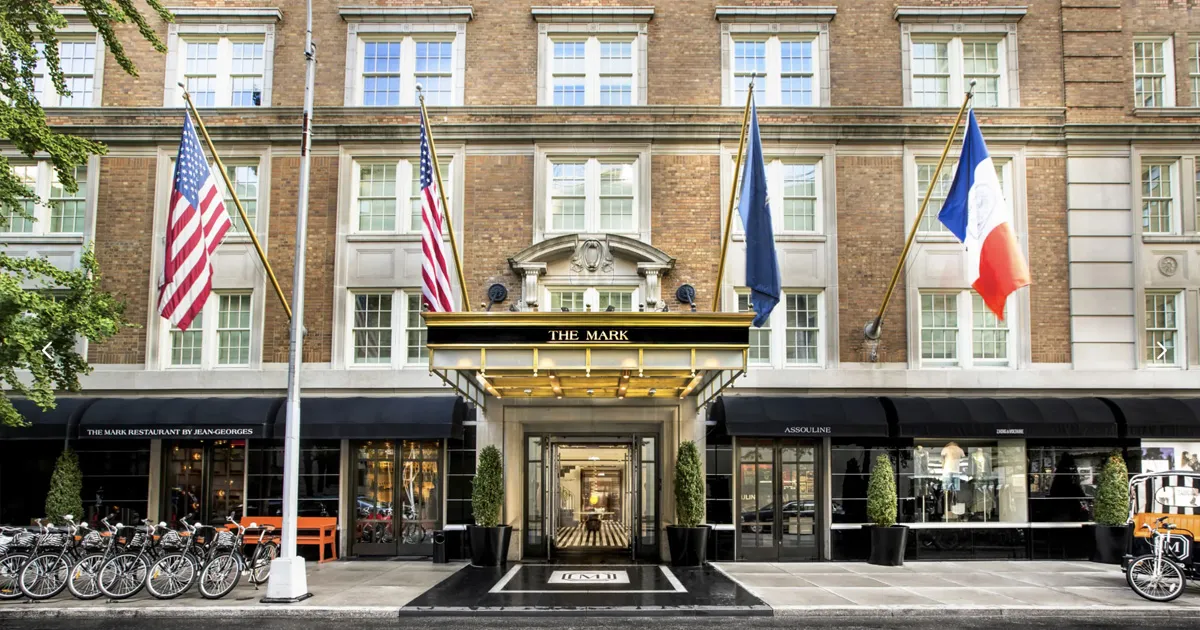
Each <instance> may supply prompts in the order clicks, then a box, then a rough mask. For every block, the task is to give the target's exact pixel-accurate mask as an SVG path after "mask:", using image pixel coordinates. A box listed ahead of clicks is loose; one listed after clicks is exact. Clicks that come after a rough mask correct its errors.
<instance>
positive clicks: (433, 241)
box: [421, 112, 454, 313]
mask: <svg viewBox="0 0 1200 630" xmlns="http://www.w3.org/2000/svg"><path fill="white" fill-rule="evenodd" d="M429 155H430V154H429V131H428V121H426V120H425V114H424V112H422V113H421V248H422V249H423V250H424V257H423V258H422V260H421V301H422V302H423V303H424V304H425V307H426V308H428V309H429V310H430V311H433V312H435V313H443V312H449V311H453V310H454V306H453V302H451V299H450V295H451V294H450V273H449V271H448V268H447V267H446V253H445V251H443V248H444V247H445V244H444V243H443V242H442V221H443V216H444V215H443V214H442V211H443V210H444V208H442V204H441V194H439V192H438V185H437V179H436V178H435V177H434V173H433V160H432V159H430V157H429ZM446 220H449V219H446Z"/></svg>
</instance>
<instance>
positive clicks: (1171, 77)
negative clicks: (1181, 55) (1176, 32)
mask: <svg viewBox="0 0 1200 630" xmlns="http://www.w3.org/2000/svg"><path fill="white" fill-rule="evenodd" d="M1141 43H1156V44H1159V45H1161V46H1162V51H1163V74H1162V103H1159V104H1158V105H1142V104H1141V103H1139V102H1138V100H1137V79H1138V77H1139V76H1150V73H1138V71H1137V59H1136V57H1134V50H1135V49H1136V47H1137V45H1138V44H1141ZM1129 51H1130V62H1131V64H1132V67H1131V70H1132V76H1133V85H1132V86H1130V87H1131V88H1132V89H1133V95H1134V100H1133V106H1134V108H1135V109H1138V108H1151V109H1157V108H1162V107H1175V38H1173V37H1170V36H1138V37H1134V38H1133V43H1132V44H1130V48H1129Z"/></svg>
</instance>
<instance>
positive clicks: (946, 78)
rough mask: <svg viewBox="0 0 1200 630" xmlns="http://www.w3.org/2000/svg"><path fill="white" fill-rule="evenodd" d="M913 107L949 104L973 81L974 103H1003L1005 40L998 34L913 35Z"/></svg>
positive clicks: (1005, 95)
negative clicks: (926, 36)
mask: <svg viewBox="0 0 1200 630" xmlns="http://www.w3.org/2000/svg"><path fill="white" fill-rule="evenodd" d="M909 64H910V66H909V67H910V77H909V79H910V83H909V85H910V92H911V102H912V105H913V106H914V107H953V106H957V105H959V103H960V99H961V97H962V95H963V94H964V93H965V92H966V90H967V88H968V87H969V85H970V83H971V81H975V96H974V99H973V100H974V103H975V105H976V106H977V107H1007V106H1009V98H1008V96H1009V95H1008V79H1007V76H1006V72H1007V70H1008V67H1007V62H1006V60H1005V41H1004V40H1003V39H1000V38H998V37H988V36H978V37H950V38H947V37H930V38H924V37H922V38H918V37H914V38H913V39H912V42H911V44H910V59H909Z"/></svg>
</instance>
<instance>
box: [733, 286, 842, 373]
mask: <svg viewBox="0 0 1200 630" xmlns="http://www.w3.org/2000/svg"><path fill="white" fill-rule="evenodd" d="M732 293H733V295H732V298H733V299H732V300H727V301H726V304H730V302H731V304H730V306H731V310H732V311H734V312H746V313H752V312H754V311H753V309H750V310H747V311H741V310H740V309H739V308H738V302H739V301H740V299H741V298H743V297H747V296H748V295H749V289H747V288H745V287H737V288H735V289H734V291H733V292H732ZM797 294H815V295H816V296H817V362H816V363H800V362H796V361H789V360H788V358H787V333H788V326H787V307H788V296H789V295H797ZM826 311H827V302H826V300H825V289H821V288H785V289H784V290H783V294H782V295H781V296H780V299H779V304H776V305H775V309H774V310H772V311H771V315H770V316H769V317H768V318H767V322H766V323H765V324H764V325H763V326H762V328H754V327H753V326H752V327H751V328H750V330H751V331H755V330H765V331H769V333H770V340H769V346H768V348H769V350H768V352H769V354H770V357H769V360H767V361H753V362H748V365H749V366H750V367H751V368H774V369H783V368H797V369H819V368H824V367H825V366H826V364H827V363H828V362H829V354H830V352H833V350H832V349H831V348H829V347H828V339H829V317H828V313H827V312H826ZM747 361H749V359H747Z"/></svg>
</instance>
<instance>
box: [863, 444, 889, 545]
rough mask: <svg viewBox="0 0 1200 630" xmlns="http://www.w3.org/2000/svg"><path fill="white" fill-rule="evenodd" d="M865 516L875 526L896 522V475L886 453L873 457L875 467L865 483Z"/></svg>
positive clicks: (885, 525) (886, 525)
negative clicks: (866, 483) (869, 479)
mask: <svg viewBox="0 0 1200 630" xmlns="http://www.w3.org/2000/svg"><path fill="white" fill-rule="evenodd" d="M867 518H868V519H869V520H870V521H871V522H872V523H874V524H875V525H876V526H877V527H891V526H892V525H895V524H896V475H895V473H894V472H893V471H892V460H891V458H889V457H888V456H887V455H880V456H879V457H876V458H875V469H874V470H872V471H871V481H870V483H869V484H868V485H867Z"/></svg>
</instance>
